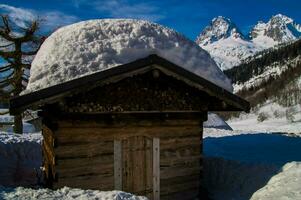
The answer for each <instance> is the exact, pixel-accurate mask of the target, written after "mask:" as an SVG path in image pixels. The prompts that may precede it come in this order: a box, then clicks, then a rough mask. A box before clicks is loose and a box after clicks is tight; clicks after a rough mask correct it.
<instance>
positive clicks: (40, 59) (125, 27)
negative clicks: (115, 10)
mask: <svg viewBox="0 0 301 200" xmlns="http://www.w3.org/2000/svg"><path fill="white" fill-rule="evenodd" d="M150 54H157V55H159V56H161V57H163V58H165V59H167V60H169V61H171V62H173V63H175V64H177V65H179V66H182V67H184V68H185V69H187V70H189V71H191V72H194V73H196V74H197V75H199V76H201V77H203V78H205V79H207V80H209V81H211V82H213V83H215V84H217V85H219V86H220V87H223V88H225V89H226V90H228V91H232V85H231V82H230V80H229V79H228V78H227V77H226V76H225V75H224V74H223V72H222V71H221V70H220V69H219V68H218V66H217V65H216V63H215V62H214V61H213V60H212V59H211V57H210V55H209V54H208V53H207V52H206V51H204V50H203V49H201V48H200V47H199V46H198V45H197V44H195V43H194V42H193V41H190V40H188V39H187V38H185V37H184V36H183V35H181V34H179V33H177V32H175V31H174V30H171V29H169V28H166V27H163V26H161V25H159V24H155V23H151V22H148V21H143V20H132V19H102V20H89V21H83V22H80V23H76V24H73V25H69V26H65V27H63V28H60V29H58V30H57V31H56V32H54V33H53V34H52V35H51V36H49V37H48V38H47V39H46V41H45V42H44V43H43V45H42V46H41V49H40V50H39V52H38V53H37V55H36V57H35V59H34V61H33V63H32V67H31V71H30V73H31V76H30V80H29V83H28V85H27V89H26V90H25V92H24V93H30V92H33V91H36V90H40V89H43V88H47V87H49V86H53V85H56V84H59V83H63V82H66V81H69V80H72V79H75V78H79V77H82V76H86V75H89V74H92V73H95V72H98V71H103V70H105V69H109V68H112V67H115V66H118V65H121V64H125V63H129V62H131V61H134V60H137V59H140V58H144V57H147V56H148V55H150Z"/></svg>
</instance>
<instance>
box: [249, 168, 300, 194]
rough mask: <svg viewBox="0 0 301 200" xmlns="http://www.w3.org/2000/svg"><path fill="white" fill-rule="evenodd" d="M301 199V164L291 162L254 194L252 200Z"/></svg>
mask: <svg viewBox="0 0 301 200" xmlns="http://www.w3.org/2000/svg"><path fill="white" fill-rule="evenodd" d="M263 199H264V200H274V199H277V200H287V199H292V200H293V199H301V162H291V163H288V164H286V165H285V166H284V167H283V168H282V172H280V173H279V174H277V175H275V176H273V177H272V178H271V179H270V180H269V182H268V184H267V185H266V186H264V187H263V188H261V189H260V190H258V191H257V192H256V193H255V194H253V196H252V198H251V200H263Z"/></svg>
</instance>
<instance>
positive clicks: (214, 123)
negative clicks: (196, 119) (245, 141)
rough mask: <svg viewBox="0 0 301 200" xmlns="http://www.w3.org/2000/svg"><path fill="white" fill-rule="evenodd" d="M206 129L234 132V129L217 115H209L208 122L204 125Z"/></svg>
mask: <svg viewBox="0 0 301 200" xmlns="http://www.w3.org/2000/svg"><path fill="white" fill-rule="evenodd" d="M203 126H204V128H217V129H225V130H232V128H231V127H230V126H229V125H228V124H227V123H226V122H225V121H224V120H223V119H222V118H221V117H220V116H218V115H217V114H215V113H208V120H207V121H205V122H204V123H203Z"/></svg>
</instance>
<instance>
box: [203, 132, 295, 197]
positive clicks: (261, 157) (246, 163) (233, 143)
mask: <svg viewBox="0 0 301 200" xmlns="http://www.w3.org/2000/svg"><path fill="white" fill-rule="evenodd" d="M204 137H205V139H204V155H205V160H204V172H205V173H204V184H205V188H206V189H207V190H208V192H209V194H210V195H211V197H212V198H213V199H214V200H247V199H252V200H265V199H275V200H282V199H286V200H297V199H301V193H300V191H301V184H300V183H301V182H300V181H301V154H300V152H301V137H292V136H287V135H283V134H277V133H265V132H256V131H245V132H241V131H227V130H218V129H211V128H209V129H205V130H204Z"/></svg>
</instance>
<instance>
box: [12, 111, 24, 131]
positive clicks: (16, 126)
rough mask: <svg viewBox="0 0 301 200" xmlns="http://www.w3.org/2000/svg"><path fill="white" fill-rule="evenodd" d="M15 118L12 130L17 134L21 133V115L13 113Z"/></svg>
mask: <svg viewBox="0 0 301 200" xmlns="http://www.w3.org/2000/svg"><path fill="white" fill-rule="evenodd" d="M14 117H15V120H14V132H15V133H18V134H22V133H23V122H22V115H21V114H19V115H15V116H14Z"/></svg>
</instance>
